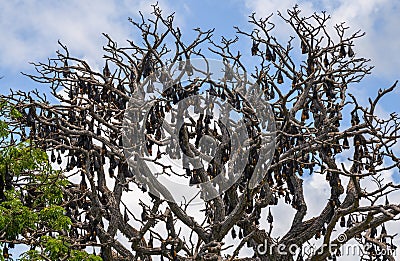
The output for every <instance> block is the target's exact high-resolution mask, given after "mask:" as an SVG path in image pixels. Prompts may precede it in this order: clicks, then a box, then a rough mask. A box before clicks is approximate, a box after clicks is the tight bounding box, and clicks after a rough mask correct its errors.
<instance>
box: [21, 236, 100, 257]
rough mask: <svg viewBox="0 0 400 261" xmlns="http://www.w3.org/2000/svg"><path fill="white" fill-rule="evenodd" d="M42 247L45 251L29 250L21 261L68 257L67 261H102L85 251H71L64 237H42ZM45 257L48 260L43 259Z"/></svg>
mask: <svg viewBox="0 0 400 261" xmlns="http://www.w3.org/2000/svg"><path fill="white" fill-rule="evenodd" d="M41 242H42V246H43V248H44V251H43V252H42V253H41V252H40V251H38V250H29V251H27V252H26V253H24V255H23V256H22V258H21V261H25V260H26V261H28V260H33V261H42V260H48V259H50V260H59V259H60V258H64V257H67V258H66V259H65V260H68V261H81V260H85V261H101V260H102V259H101V258H100V257H98V256H95V255H92V254H88V253H86V252H84V251H79V250H73V249H71V244H70V243H68V240H67V239H66V238H64V237H61V236H59V237H57V238H53V237H49V236H43V237H41ZM43 256H45V257H46V258H48V259H45V258H43Z"/></svg>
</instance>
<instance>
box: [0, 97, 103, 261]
mask: <svg viewBox="0 0 400 261" xmlns="http://www.w3.org/2000/svg"><path fill="white" fill-rule="evenodd" d="M21 116H22V115H21V113H20V112H19V111H18V110H16V109H15V108H14V107H13V106H11V105H9V104H8V103H6V102H4V101H1V100H0V141H1V146H0V178H1V179H3V181H4V180H5V179H6V172H7V173H9V174H8V175H11V176H12V179H13V180H14V181H16V180H18V183H19V185H18V186H13V187H12V188H8V189H6V190H5V191H4V195H5V199H4V200H1V199H0V231H1V235H0V244H1V243H3V244H1V247H2V248H1V249H3V247H7V244H5V243H4V242H6V241H10V240H13V241H14V242H16V243H17V244H18V243H22V241H19V240H20V239H21V238H23V237H25V236H26V234H27V232H29V233H30V234H32V231H33V232H34V231H35V230H38V229H39V228H41V229H43V230H44V231H51V232H52V233H50V234H49V235H45V236H43V234H41V235H42V236H40V238H37V239H38V241H39V245H36V246H35V247H33V248H31V250H29V251H27V252H25V253H22V255H21V259H18V260H61V259H62V260H68V261H69V260H71V261H75V260H76V261H78V260H90V261H96V260H102V259H101V258H100V257H98V256H95V255H91V254H88V253H87V252H85V251H81V250H77V249H74V248H73V247H72V245H71V243H70V240H69V239H68V237H63V236H60V235H66V234H67V232H68V231H69V230H70V228H71V224H72V222H71V219H70V218H69V217H68V216H66V215H65V210H64V208H63V207H62V202H63V197H64V195H63V188H64V187H65V186H67V185H68V184H69V181H68V180H67V179H66V178H65V177H64V176H63V175H62V173H61V172H60V171H55V170H53V169H52V168H51V166H50V163H49V160H48V155H47V153H46V152H45V151H42V150H40V149H38V148H35V146H34V144H32V143H31V142H30V141H29V140H28V141H23V142H22V141H17V142H15V141H14V142H13V143H11V137H10V135H11V130H10V124H8V122H9V121H10V120H12V119H15V118H19V117H21ZM31 194H32V195H35V196H34V197H31V200H27V195H31ZM53 235H54V236H53ZM25 242H26V241H25ZM30 247H32V246H30ZM1 249H0V252H1ZM2 260H9V259H7V258H6V259H5V258H4V256H3V254H2V253H1V255H0V261H2Z"/></svg>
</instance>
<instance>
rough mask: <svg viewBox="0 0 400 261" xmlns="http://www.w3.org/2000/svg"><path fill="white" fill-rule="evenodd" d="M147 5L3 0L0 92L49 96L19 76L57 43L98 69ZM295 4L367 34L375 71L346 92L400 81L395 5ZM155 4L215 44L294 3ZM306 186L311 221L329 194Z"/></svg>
mask: <svg viewBox="0 0 400 261" xmlns="http://www.w3.org/2000/svg"><path fill="white" fill-rule="evenodd" d="M151 3H152V2H151V1H145V0H113V1H105V0H104V1H82V0H71V1H55V0H41V1H39V0H25V1H17V0H15V1H1V2H0V32H2V36H1V38H0V76H3V77H4V78H3V79H2V80H1V81H0V83H1V85H0V93H7V92H8V91H7V90H8V89H10V88H12V89H14V90H17V89H21V90H31V89H33V88H38V89H39V90H40V91H42V92H47V91H48V89H47V88H46V86H45V85H37V84H35V83H33V82H32V81H31V80H29V79H27V78H26V77H25V76H22V75H21V74H20V72H21V71H22V72H25V73H33V72H34V70H33V66H32V65H30V64H29V62H46V61H47V58H48V57H54V56H55V52H56V50H58V49H60V47H59V46H58V44H57V40H61V42H63V43H64V44H66V45H67V46H68V47H69V49H70V53H71V55H73V56H77V57H80V58H84V59H87V60H88V61H89V64H91V65H92V67H94V68H99V69H100V68H101V67H102V66H103V65H104V62H103V60H102V59H101V57H102V56H103V51H102V46H103V45H104V44H106V40H105V39H104V37H103V36H102V35H101V33H103V32H105V33H108V34H109V35H110V36H111V37H112V38H113V39H115V40H117V41H118V43H119V44H120V45H124V44H126V39H134V40H138V39H139V38H137V36H135V35H133V33H132V32H133V31H132V27H131V25H130V23H129V22H128V19H127V18H128V17H132V18H134V19H135V18H138V11H139V10H141V11H143V13H144V14H145V15H148V14H149V12H150V11H151V7H150V4H151ZM297 3H298V4H299V6H300V8H301V9H302V10H303V12H304V14H311V13H313V12H319V11H322V10H326V11H327V12H328V13H329V14H331V15H332V23H333V24H334V23H339V22H342V21H345V22H346V23H347V24H348V25H349V26H350V31H351V32H354V31H356V30H358V29H361V30H362V31H365V32H366V36H365V37H364V38H362V39H360V40H359V41H357V42H356V46H355V48H354V49H355V51H356V52H357V53H358V54H359V55H362V56H365V57H368V58H371V59H372V61H371V65H374V66H375V69H374V70H373V71H372V75H370V76H368V77H366V78H365V79H364V80H363V81H362V82H361V83H360V84H358V85H353V86H350V87H351V88H350V90H351V92H353V93H354V94H355V95H356V96H358V98H359V100H360V102H361V103H362V104H364V105H367V103H368V100H367V98H368V96H370V95H372V97H374V96H375V94H376V92H377V90H378V89H379V88H386V87H389V86H391V85H392V84H393V83H394V81H395V80H397V79H399V78H400V71H399V69H398V68H400V52H399V49H400V27H399V26H398V13H399V11H400V1H391V0H368V1H365V0H352V1H349V0H333V1H332V0H315V1H298V2H297ZM159 4H160V6H161V7H162V9H163V10H164V12H165V13H166V14H169V13H171V12H176V23H177V25H178V26H179V27H180V28H181V31H182V33H183V35H184V38H187V39H191V38H193V37H194V33H193V31H192V29H193V28H197V27H200V28H202V29H210V28H215V33H214V39H215V40H217V39H219V38H220V37H221V36H222V35H224V36H227V37H231V38H232V37H234V32H235V29H234V28H233V26H239V27H240V28H242V29H251V26H250V25H249V24H248V23H247V20H248V16H249V15H250V14H251V13H252V12H256V13H257V16H264V17H265V16H267V15H269V14H271V13H276V11H277V10H280V11H281V12H285V10H286V9H287V8H291V7H292V6H293V5H294V4H296V1H294V0H270V1H262V0H253V1H251V0H231V1H218V2H216V1H212V0H205V1H194V0H192V1H183V0H177V1H172V0H170V1H166V0H162V1H159ZM273 19H274V21H276V22H277V30H276V31H275V32H276V35H277V36H278V37H279V38H281V39H287V38H288V36H289V35H290V29H289V27H288V26H285V25H284V24H283V23H282V22H280V21H279V19H278V18H277V17H276V16H275V17H274V18H273ZM249 46H250V42H249V40H248V39H245V38H243V37H241V38H240V41H239V43H238V48H239V49H240V48H244V49H246V48H249ZM245 51H246V50H245ZM249 59H251V57H249ZM249 71H250V72H251V69H249ZM399 89H400V88H399ZM399 99H400V91H399V90H396V92H395V93H393V94H391V95H390V96H389V97H386V98H385V99H384V103H383V104H381V106H380V107H379V114H380V115H382V116H383V115H387V113H390V112H393V111H396V112H400V106H399V105H398V102H399ZM305 186H306V189H307V190H308V191H309V192H308V193H307V195H306V200H307V201H308V202H309V203H312V204H311V207H310V209H309V214H308V216H313V215H315V214H317V213H319V211H320V206H321V203H324V202H321V200H320V199H321V197H322V198H324V199H325V198H326V197H327V192H328V191H329V190H327V189H328V187H327V184H326V182H325V178H324V177H318V176H314V177H313V178H312V179H311V180H310V182H307V183H306V185H305ZM399 198H400V196H399ZM280 210H281V211H283V212H282V213H291V210H289V209H285V208H282V209H280ZM276 211H278V210H276ZM285 211H287V212H285ZM284 217H285V216H284V215H282V218H283V219H282V220H285V218H284ZM277 220H279V219H277ZM286 223H287V222H286ZM286 226H287V224H285V222H282V224H277V226H276V229H275V231H277V232H276V234H277V235H278V234H279V233H281V232H284V231H285V229H286ZM341 260H345V259H341Z"/></svg>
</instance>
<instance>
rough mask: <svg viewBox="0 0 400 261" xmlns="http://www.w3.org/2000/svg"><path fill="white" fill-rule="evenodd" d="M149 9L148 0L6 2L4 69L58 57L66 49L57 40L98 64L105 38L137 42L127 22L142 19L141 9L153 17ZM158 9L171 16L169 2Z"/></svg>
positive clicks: (1, 48) (1, 46) (0, 48)
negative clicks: (107, 36)
mask: <svg viewBox="0 0 400 261" xmlns="http://www.w3.org/2000/svg"><path fill="white" fill-rule="evenodd" d="M150 4H151V3H149V2H147V1H144V0H134V1H128V0H126V1H117V0H115V1H96V2H95V3H94V2H91V1H79V0H72V1H68V2H59V1H57V2H54V1H38V0H32V1H2V2H1V3H0V10H1V11H0V31H1V32H2V40H1V41H0V64H1V66H2V67H4V68H7V69H9V70H11V71H13V70H15V71H20V70H25V69H26V68H31V67H30V66H29V64H28V62H39V61H41V62H43V61H46V59H47V57H54V56H55V51H56V50H59V49H61V47H60V46H58V44H57V40H60V41H61V42H62V43H63V44H66V45H67V46H68V48H69V50H70V53H71V55H74V56H78V57H84V58H85V59H87V60H88V61H89V64H91V65H93V64H96V63H98V62H100V61H101V60H100V59H101V58H102V56H103V50H102V46H104V45H105V44H106V43H107V41H106V39H105V38H104V37H103V36H102V33H108V34H109V35H110V36H111V37H112V38H113V39H114V40H116V41H117V42H118V44H119V45H127V42H126V39H129V38H131V39H132V37H133V34H132V32H133V26H132V25H131V24H130V23H129V22H128V17H132V18H134V19H135V18H138V14H139V13H138V12H139V10H141V11H142V12H143V13H144V15H145V16H146V15H148V14H149V13H150V12H151V11H152V7H151V5H150ZM159 6H160V7H161V8H162V10H163V11H164V12H165V13H170V12H171V11H170V8H169V7H168V5H167V3H166V2H165V1H159ZM178 21H179V19H178ZM101 63H102V62H101ZM102 65H103V64H101V66H102Z"/></svg>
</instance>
